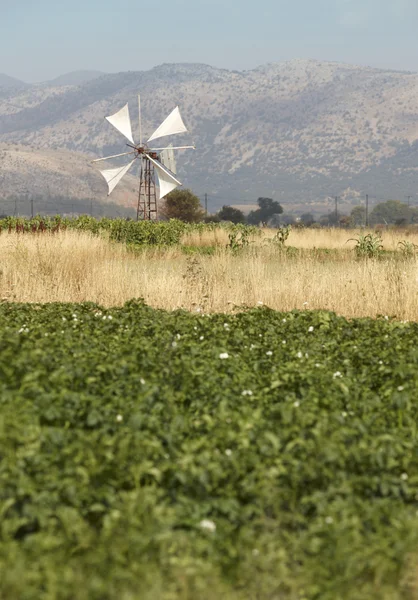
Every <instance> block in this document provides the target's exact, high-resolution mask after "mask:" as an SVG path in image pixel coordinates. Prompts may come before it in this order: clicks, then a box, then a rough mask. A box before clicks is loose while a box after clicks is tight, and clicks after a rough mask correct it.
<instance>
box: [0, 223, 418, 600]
mask: <svg viewBox="0 0 418 600" xmlns="http://www.w3.org/2000/svg"><path fill="white" fill-rule="evenodd" d="M282 233H283V232H282ZM365 233H366V232H362V231H358V232H355V231H354V232H353V231H341V230H334V231H333V230H293V231H291V232H290V235H289V237H288V238H287V239H284V240H281V239H280V238H279V237H278V232H277V231H275V230H263V231H260V230H258V229H256V228H242V227H225V226H213V227H212V226H203V227H200V226H185V225H184V224H180V223H179V222H170V223H160V224H155V223H154V224H153V223H151V224H150V223H145V224H137V223H134V222H125V221H122V220H120V221H109V220H103V221H102V222H97V221H95V220H93V219H88V218H81V219H78V220H73V221H62V222H60V223H58V224H57V222H56V221H49V222H47V223H45V224H44V223H41V224H40V223H39V222H37V221H36V220H34V221H32V222H22V221H16V220H15V221H12V220H8V221H1V220H0V251H1V255H2V259H3V260H2V265H1V270H0V299H1V302H0V388H1V393H0V573H1V577H0V600H3V599H4V600H91V599H93V600H116V599H117V600H119V599H120V600H133V599H135V600H136V599H137V598H140V599H141V600H142V599H144V600H195V599H199V600H215V599H216V600H218V599H219V598H222V599H223V600H418V453H417V436H418V433H417V417H418V405H417V403H416V399H417V397H418V375H417V372H418V369H417V367H418V349H417V345H416V340H417V335H418V279H417V275H418V273H417V266H418V265H417V259H416V251H415V242H418V236H417V234H416V233H415V232H414V231H413V230H412V231H411V230H404V231H402V230H388V231H384V232H383V233H382V247H380V241H379V239H378V238H376V237H373V236H376V234H375V232H370V234H371V237H370V238H367V239H368V240H369V242H370V244H369V245H368V246H365V248H366V249H367V253H366V254H365V253H364V252H363V251H361V252H359V244H358V243H357V242H356V241H355V240H354V241H353V240H352V241H350V242H348V243H347V240H348V239H349V238H356V239H359V238H360V237H361V236H362V235H363V236H364V235H365ZM279 235H280V232H279ZM416 237H417V239H415V238H416ZM366 241H367V240H366ZM372 242H373V243H372ZM361 248H362V247H361ZM361 248H360V250H361Z"/></svg>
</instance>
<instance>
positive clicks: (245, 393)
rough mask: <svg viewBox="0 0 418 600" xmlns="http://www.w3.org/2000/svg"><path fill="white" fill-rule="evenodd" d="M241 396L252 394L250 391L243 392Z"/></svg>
mask: <svg viewBox="0 0 418 600" xmlns="http://www.w3.org/2000/svg"><path fill="white" fill-rule="evenodd" d="M242 395H243V396H252V395H253V393H252V391H251V390H244V391H243V392H242Z"/></svg>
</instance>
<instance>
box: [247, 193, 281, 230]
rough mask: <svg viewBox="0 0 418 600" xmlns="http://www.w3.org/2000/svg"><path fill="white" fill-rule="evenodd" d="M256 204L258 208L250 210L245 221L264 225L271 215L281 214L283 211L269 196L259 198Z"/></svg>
mask: <svg viewBox="0 0 418 600" xmlns="http://www.w3.org/2000/svg"><path fill="white" fill-rule="evenodd" d="M257 204H258V206H259V208H258V209H257V210H252V211H251V212H250V214H249V215H248V219H247V221H248V223H250V225H258V224H259V223H263V225H265V224H267V222H268V221H269V219H271V217H272V216H273V215H281V214H282V212H283V208H282V207H281V206H280V204H279V203H278V202H277V200H272V199H271V198H259V199H258V200H257Z"/></svg>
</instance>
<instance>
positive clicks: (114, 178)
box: [93, 96, 195, 220]
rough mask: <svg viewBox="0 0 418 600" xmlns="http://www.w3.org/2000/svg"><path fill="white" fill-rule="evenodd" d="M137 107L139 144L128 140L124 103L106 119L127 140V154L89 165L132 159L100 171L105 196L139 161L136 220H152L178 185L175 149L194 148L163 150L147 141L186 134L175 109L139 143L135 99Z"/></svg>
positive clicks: (129, 122) (128, 123)
mask: <svg viewBox="0 0 418 600" xmlns="http://www.w3.org/2000/svg"><path fill="white" fill-rule="evenodd" d="M138 106H139V143H138V144H135V142H134V140H133V137H132V125H131V118H130V116H129V106H128V104H126V105H125V106H124V107H123V108H122V109H121V110H120V111H118V112H117V113H115V114H114V115H111V116H110V117H106V120H107V121H109V123H110V124H111V125H113V127H115V128H116V129H117V130H118V131H119V132H120V133H121V134H122V135H124V136H125V137H126V139H127V140H128V141H129V144H127V146H129V148H132V150H130V151H129V152H122V154H114V155H113V156H106V157H105V158H98V159H96V160H94V161H93V162H100V161H103V160H110V159H112V158H118V157H120V156H129V155H133V160H132V161H131V162H130V163H129V164H127V165H125V166H123V167H117V168H116V169H106V170H104V171H100V173H101V174H102V175H103V177H104V178H105V179H106V181H107V184H108V186H109V192H108V196H109V195H110V194H111V193H112V192H113V190H114V189H115V187H116V186H117V185H118V183H119V182H120V181H121V180H122V178H123V177H124V176H125V175H126V173H127V172H128V171H129V169H130V168H131V167H132V165H133V164H134V163H135V161H136V160H138V159H139V160H140V161H141V166H140V175H139V189H138V205H137V213H136V216H137V220H138V219H144V220H154V219H157V216H158V201H159V200H161V199H162V198H164V197H165V196H166V195H167V194H169V193H170V192H171V191H172V190H174V189H175V188H176V187H178V186H179V185H181V183H180V181H179V180H178V179H177V177H176V161H175V155H174V151H175V150H185V149H188V148H190V149H195V147H194V146H173V145H172V144H170V145H169V146H166V147H163V148H151V147H150V146H149V144H150V142H153V141H154V140H156V139H159V138H162V137H165V136H168V135H174V134H176V133H185V132H187V129H186V126H185V125H184V123H183V119H182V118H181V115H180V110H179V107H178V106H177V107H176V108H175V109H174V110H173V111H172V112H171V114H170V115H169V116H168V117H167V118H166V119H165V121H163V123H162V124H161V125H160V126H159V127H158V129H157V130H156V131H154V133H153V134H152V135H151V137H150V138H148V140H147V141H146V142H145V143H143V141H142V123H141V98H140V96H138ZM156 174H157V176H158V185H157V182H156V177H155V176H156Z"/></svg>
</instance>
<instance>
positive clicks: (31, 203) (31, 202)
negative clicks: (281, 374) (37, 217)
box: [30, 196, 33, 219]
mask: <svg viewBox="0 0 418 600" xmlns="http://www.w3.org/2000/svg"><path fill="white" fill-rule="evenodd" d="M30 214H31V217H32V219H33V196H32V197H31V199H30Z"/></svg>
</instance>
